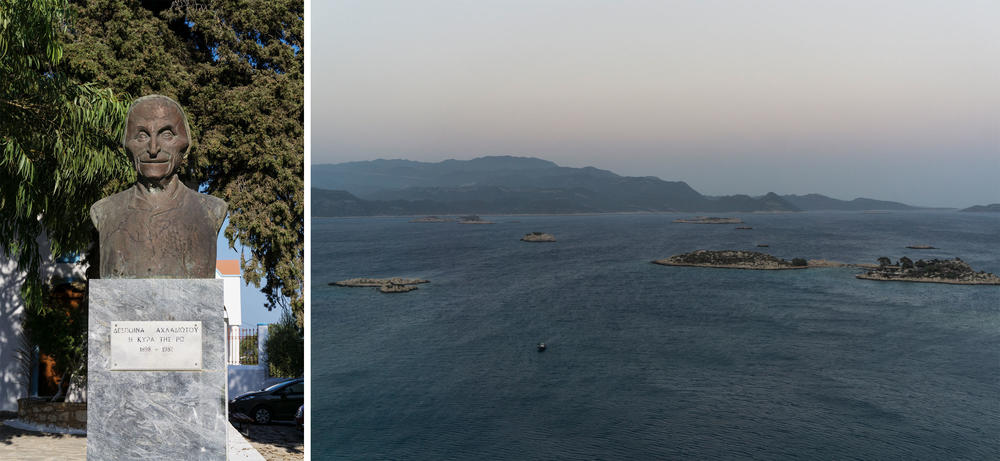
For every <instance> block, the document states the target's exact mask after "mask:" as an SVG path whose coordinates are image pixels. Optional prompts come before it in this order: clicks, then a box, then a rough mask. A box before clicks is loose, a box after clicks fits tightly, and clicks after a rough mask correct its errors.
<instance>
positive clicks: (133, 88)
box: [64, 0, 304, 327]
mask: <svg viewBox="0 0 1000 461" xmlns="http://www.w3.org/2000/svg"><path fill="white" fill-rule="evenodd" d="M303 9H304V7H303V3H302V0H213V1H208V0H174V1H172V2H171V1H143V2H138V1H129V0H78V1H76V2H75V3H74V11H75V13H76V20H75V21H74V22H73V27H72V30H71V34H72V41H71V42H70V43H69V44H67V48H66V57H67V59H66V60H65V66H64V69H65V71H66V72H67V73H68V74H69V75H71V76H72V77H74V78H76V79H78V80H79V81H85V82H94V83H96V84H97V85H99V86H102V87H108V88H115V89H117V90H119V91H123V92H127V93H129V94H131V95H134V96H139V95H145V94H151V93H158V94H163V95H166V96H170V97H172V98H174V99H175V100H177V101H178V102H179V103H180V104H181V105H182V106H183V107H184V109H185V111H186V112H187V114H188V117H189V120H190V122H191V128H192V131H193V133H192V134H193V136H192V137H193V141H194V145H193V147H192V150H191V154H190V156H189V158H188V163H187V166H186V168H185V170H184V171H183V172H182V173H181V174H182V178H183V179H184V180H185V182H187V183H189V184H192V183H194V184H195V185H198V184H203V185H205V186H207V192H208V193H210V194H212V195H215V196H217V197H220V198H222V199H224V200H226V201H227V202H228V203H229V213H230V216H229V218H230V219H229V226H228V227H227V228H226V229H225V235H226V237H227V238H228V239H229V242H230V245H234V244H235V242H236V241H237V240H239V242H241V243H242V244H243V245H244V246H245V247H246V248H247V249H248V250H249V255H244V258H243V261H242V267H243V273H244V278H245V279H246V280H247V282H249V283H253V284H255V285H257V286H260V284H261V282H262V281H265V280H266V282H265V283H264V286H263V287H261V291H262V292H263V293H264V294H265V295H266V296H267V300H268V308H275V307H286V306H287V307H290V308H291V310H292V312H293V313H294V315H295V319H296V321H297V322H298V325H299V326H300V327H301V325H302V323H301V322H302V311H303V301H302V296H301V293H302V285H303V261H302V257H303V241H304V233H303V231H304V218H303V214H304V196H303V164H304V158H303V148H304V144H303V139H304V138H303V115H304V105H303V53H302V52H301V50H302V46H303Z"/></svg>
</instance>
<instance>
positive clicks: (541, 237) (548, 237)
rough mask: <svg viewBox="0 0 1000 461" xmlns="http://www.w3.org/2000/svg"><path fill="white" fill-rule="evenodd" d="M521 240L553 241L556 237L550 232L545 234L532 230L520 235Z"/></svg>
mask: <svg viewBox="0 0 1000 461" xmlns="http://www.w3.org/2000/svg"><path fill="white" fill-rule="evenodd" d="M521 241H522V242H555V241H556V237H555V236H554V235H552V234H546V233H544V232H532V233H530V234H524V237H521Z"/></svg>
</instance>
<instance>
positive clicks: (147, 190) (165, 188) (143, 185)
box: [135, 174, 181, 201]
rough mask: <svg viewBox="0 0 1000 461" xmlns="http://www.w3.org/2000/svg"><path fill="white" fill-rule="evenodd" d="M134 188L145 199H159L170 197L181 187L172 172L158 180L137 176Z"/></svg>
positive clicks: (179, 181)
mask: <svg viewBox="0 0 1000 461" xmlns="http://www.w3.org/2000/svg"><path fill="white" fill-rule="evenodd" d="M135 185H136V189H137V190H138V192H139V195H141V196H142V197H143V198H145V199H147V200H152V201H156V200H160V199H165V198H168V197H172V196H173V195H174V193H175V192H177V189H178V188H179V187H181V180H180V179H178V178H177V175H176V174H172V175H170V176H169V177H167V178H164V179H162V180H160V181H155V180H154V181H151V180H148V179H146V178H142V177H140V178H139V181H138V182H136V184H135Z"/></svg>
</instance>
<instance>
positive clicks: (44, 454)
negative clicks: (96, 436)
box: [0, 421, 87, 461]
mask: <svg viewBox="0 0 1000 461" xmlns="http://www.w3.org/2000/svg"><path fill="white" fill-rule="evenodd" d="M86 458H87V437H86V436H83V435H67V434H43V433H40V432H30V431H22V430H20V429H14V428H13V427H10V426H7V425H4V424H3V422H2V421H0V459H16V460H24V461H42V460H74V459H79V460H83V459H86Z"/></svg>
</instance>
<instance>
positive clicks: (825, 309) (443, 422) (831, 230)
mask: <svg viewBox="0 0 1000 461" xmlns="http://www.w3.org/2000/svg"><path fill="white" fill-rule="evenodd" d="M730 216H741V217H743V219H744V220H745V221H746V224H745V225H749V226H753V230H750V231H741V230H734V227H735V226H734V225H696V224H673V223H671V221H672V220H673V219H676V218H678V217H682V216H679V215H673V214H651V215H599V216H532V217H522V216H517V217H512V216H499V217H490V218H488V219H491V220H493V221H495V222H496V224H493V225H459V224H455V223H445V224H426V223H425V224H416V223H408V222H407V221H408V218H357V219H352V218H339V219H322V218H317V219H313V227H312V242H313V244H312V248H313V250H312V251H313V253H312V261H313V262H312V268H313V274H312V281H313V285H312V327H311V328H312V382H313V386H312V400H311V402H312V419H311V421H312V431H313V432H312V454H313V457H314V459H510V460H524V459H676V458H685V459H747V458H755V459H784V458H802V459H1000V286H955V285H940V284H921V283H898V282H897V283H888V282H874V281H866V280H857V279H855V278H854V274H855V273H856V272H857V270H855V269H848V268H826V269H809V270H799V271H743V270H724V269H709V268H689V267H666V266H659V265H654V264H650V263H649V261H651V260H653V259H658V258H664V257H667V256H670V255H673V254H677V253H683V252H688V251H692V250H695V249H699V248H701V249H748V250H762V251H766V252H769V253H770V254H773V255H775V256H779V257H783V258H786V259H791V258H793V257H804V258H807V259H818V258H824V259H831V260H837V261H847V262H874V261H875V259H876V258H877V257H879V256H889V257H891V258H892V259H893V260H896V259H898V258H899V257H901V256H903V255H906V256H909V257H910V258H912V259H913V260H916V259H918V258H924V259H927V258H931V257H947V258H952V257H955V256H958V257H961V258H962V259H963V260H965V261H967V262H969V263H970V264H972V266H973V268H975V269H977V270H986V271H988V272H994V273H1000V246H998V244H1000V216H997V215H989V214H985V213H983V214H981V213H959V212H943V211H942V212H898V213H891V214H862V213H846V212H843V213H835V212H829V213H800V214H776V215H752V214H746V215H739V214H736V215H730ZM684 217H686V215H684ZM515 221H519V222H515ZM531 231H544V232H550V233H553V234H554V235H555V236H556V238H557V239H558V242H556V243H523V242H519V241H518V239H519V238H520V237H521V236H522V235H523V234H525V233H527V232H531ZM757 243H767V244H770V247H769V248H765V249H758V248H756V247H755V245H756V244H757ZM910 244H930V245H934V246H936V247H938V248H940V249H939V250H908V249H906V248H904V247H905V246H906V245H910ZM360 276H370V277H391V276H400V277H421V278H427V279H430V280H431V283H430V284H426V285H421V286H420V289H419V290H417V291H413V292H410V293H405V294H382V293H379V292H377V291H376V290H375V289H371V288H339V287H332V286H328V285H327V283H328V282H332V281H336V280H342V279H346V278H352V277H360ZM539 341H544V342H546V343H547V344H548V345H549V348H548V351H546V352H544V353H538V352H537V351H536V350H535V344H536V343H538V342H539Z"/></svg>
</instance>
